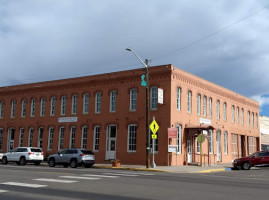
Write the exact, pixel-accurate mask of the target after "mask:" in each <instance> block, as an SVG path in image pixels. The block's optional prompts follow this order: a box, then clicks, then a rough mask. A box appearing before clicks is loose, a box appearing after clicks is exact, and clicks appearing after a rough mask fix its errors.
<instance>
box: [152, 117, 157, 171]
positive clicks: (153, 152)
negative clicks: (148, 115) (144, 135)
mask: <svg viewBox="0 0 269 200" xmlns="http://www.w3.org/2000/svg"><path fill="white" fill-rule="evenodd" d="M154 120H155V117H153V121H154ZM154 149H155V138H152V164H151V168H156V164H155V161H154V154H155V151H154Z"/></svg>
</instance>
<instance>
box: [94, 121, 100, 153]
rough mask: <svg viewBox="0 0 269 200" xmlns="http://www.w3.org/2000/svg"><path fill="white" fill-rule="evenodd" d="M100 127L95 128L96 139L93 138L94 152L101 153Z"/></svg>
mask: <svg viewBox="0 0 269 200" xmlns="http://www.w3.org/2000/svg"><path fill="white" fill-rule="evenodd" d="M100 129H101V128H100V126H94V136H93V137H94V138H93V151H94V152H98V151H99V145H100Z"/></svg>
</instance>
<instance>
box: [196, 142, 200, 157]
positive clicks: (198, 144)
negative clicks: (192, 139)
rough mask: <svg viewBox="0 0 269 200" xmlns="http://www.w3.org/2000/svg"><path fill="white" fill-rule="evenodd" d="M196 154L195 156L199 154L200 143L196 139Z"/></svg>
mask: <svg viewBox="0 0 269 200" xmlns="http://www.w3.org/2000/svg"><path fill="white" fill-rule="evenodd" d="M196 152H197V154H201V143H200V142H199V141H198V139H196Z"/></svg>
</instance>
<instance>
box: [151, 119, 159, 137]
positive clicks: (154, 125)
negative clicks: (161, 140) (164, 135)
mask: <svg viewBox="0 0 269 200" xmlns="http://www.w3.org/2000/svg"><path fill="white" fill-rule="evenodd" d="M149 128H150V130H151V132H152V133H153V134H156V133H157V131H158V130H159V125H158V124H157V122H156V121H155V120H153V121H152V122H151V124H150V125H149Z"/></svg>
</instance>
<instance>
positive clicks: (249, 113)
mask: <svg viewBox="0 0 269 200" xmlns="http://www.w3.org/2000/svg"><path fill="white" fill-rule="evenodd" d="M248 127H250V112H249V111H248Z"/></svg>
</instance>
